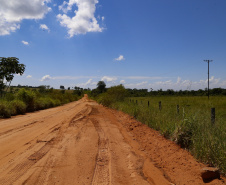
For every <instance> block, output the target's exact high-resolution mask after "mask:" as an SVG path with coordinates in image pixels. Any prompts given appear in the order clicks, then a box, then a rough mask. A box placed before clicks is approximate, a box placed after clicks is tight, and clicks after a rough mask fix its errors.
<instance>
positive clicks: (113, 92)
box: [97, 85, 128, 106]
mask: <svg viewBox="0 0 226 185" xmlns="http://www.w3.org/2000/svg"><path fill="white" fill-rule="evenodd" d="M127 95H128V93H127V90H126V89H125V87H124V86H123V85H117V86H113V87H111V88H109V89H108V90H107V92H106V93H102V94H100V95H99V96H98V98H97V102H98V103H101V104H102V105H104V106H111V105H112V104H113V103H115V102H117V101H123V100H124V99H125V97H126V96H127Z"/></svg>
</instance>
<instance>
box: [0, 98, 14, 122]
mask: <svg viewBox="0 0 226 185" xmlns="http://www.w3.org/2000/svg"><path fill="white" fill-rule="evenodd" d="M0 116H1V117H3V118H10V117H11V110H10V105H9V103H8V102H7V101H1V102H0Z"/></svg>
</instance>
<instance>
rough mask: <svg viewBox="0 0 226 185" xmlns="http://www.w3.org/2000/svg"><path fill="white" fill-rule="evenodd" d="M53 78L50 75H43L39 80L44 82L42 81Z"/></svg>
mask: <svg viewBox="0 0 226 185" xmlns="http://www.w3.org/2000/svg"><path fill="white" fill-rule="evenodd" d="M51 79H53V78H52V77H51V76H50V75H45V76H43V77H42V79H41V81H42V82H44V81H48V80H51Z"/></svg>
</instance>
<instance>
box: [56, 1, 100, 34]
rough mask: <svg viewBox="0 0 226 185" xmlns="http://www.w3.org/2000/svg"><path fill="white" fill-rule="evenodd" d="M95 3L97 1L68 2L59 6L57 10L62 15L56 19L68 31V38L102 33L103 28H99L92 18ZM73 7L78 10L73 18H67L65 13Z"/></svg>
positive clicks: (93, 17)
mask: <svg viewBox="0 0 226 185" xmlns="http://www.w3.org/2000/svg"><path fill="white" fill-rule="evenodd" d="M97 3H98V0H69V2H66V1H64V2H63V4H62V5H61V6H59V10H62V11H63V13H64V14H58V15H57V18H58V20H59V21H60V24H61V26H64V27H66V28H67V29H68V35H69V37H70V38H71V37H73V36H74V35H79V34H86V33H87V32H102V30H103V28H101V27H100V26H99V24H98V22H97V20H96V18H95V16H94V14H95V11H96V4H97ZM74 5H76V6H77V7H78V9H77V10H75V11H74V13H75V16H74V17H69V16H68V15H67V13H68V11H71V10H72V8H73V6H74Z"/></svg>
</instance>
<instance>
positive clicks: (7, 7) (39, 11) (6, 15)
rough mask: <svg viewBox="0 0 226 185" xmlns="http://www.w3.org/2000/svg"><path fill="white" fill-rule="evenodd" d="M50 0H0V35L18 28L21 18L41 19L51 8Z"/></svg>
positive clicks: (7, 33)
mask: <svg viewBox="0 0 226 185" xmlns="http://www.w3.org/2000/svg"><path fill="white" fill-rule="evenodd" d="M49 1H50V0H35V1H31V0H19V1H18V0H7V1H6V0H0V35H9V34H10V33H11V32H15V31H16V30H17V29H20V23H21V21H22V20H23V19H42V18H43V17H44V16H45V14H46V13H47V12H48V11H50V10H51V8H49V7H48V6H47V5H46V3H48V2H49Z"/></svg>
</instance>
